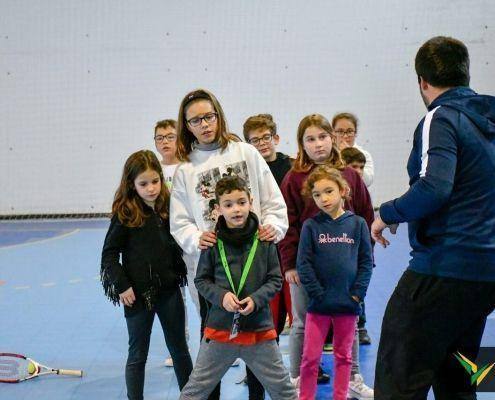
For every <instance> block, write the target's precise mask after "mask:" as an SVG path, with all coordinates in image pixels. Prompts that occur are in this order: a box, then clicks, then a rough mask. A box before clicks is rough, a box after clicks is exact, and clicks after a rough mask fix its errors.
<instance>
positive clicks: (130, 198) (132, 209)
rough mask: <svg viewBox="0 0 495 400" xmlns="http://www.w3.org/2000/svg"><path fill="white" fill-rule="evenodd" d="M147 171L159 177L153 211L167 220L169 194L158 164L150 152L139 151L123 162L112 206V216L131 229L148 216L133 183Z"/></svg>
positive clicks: (140, 223)
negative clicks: (158, 190) (158, 192)
mask: <svg viewBox="0 0 495 400" xmlns="http://www.w3.org/2000/svg"><path fill="white" fill-rule="evenodd" d="M149 169H150V170H152V171H155V172H156V173H158V175H159V176H160V184H161V190H160V194H159V195H158V198H157V199H156V201H155V211H156V212H157V213H158V214H159V215H160V216H161V217H162V218H168V207H169V200H170V193H169V191H168V189H167V187H166V186H165V183H164V180H163V172H162V167H161V165H160V162H159V161H158V158H156V156H155V153H153V152H152V151H150V150H140V151H137V152H135V153H133V154H131V155H130V156H129V158H128V159H127V161H126V162H125V165H124V171H123V172H122V179H121V180H120V185H119V187H118V189H117V191H116V192H115V197H114V200H113V204H112V214H113V215H117V217H118V218H119V221H120V222H121V223H122V224H123V225H125V226H128V227H131V228H135V227H138V226H142V225H143V223H144V219H145V218H146V217H147V215H148V214H149V212H147V211H146V210H145V207H144V202H143V200H142V199H141V197H139V194H138V193H137V192H136V189H135V186H134V181H135V180H136V178H137V177H138V175H139V174H142V173H143V172H145V171H147V170H149Z"/></svg>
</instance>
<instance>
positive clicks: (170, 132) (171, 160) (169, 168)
mask: <svg viewBox="0 0 495 400" xmlns="http://www.w3.org/2000/svg"><path fill="white" fill-rule="evenodd" d="M154 140H155V147H156V150H157V151H158V153H160V155H161V156H162V160H161V161H160V165H161V166H162V171H163V180H164V181H165V185H167V189H168V190H169V191H170V192H171V191H172V181H173V179H174V174H175V170H176V169H177V166H178V165H179V160H178V159H177V156H176V155H175V152H176V150H177V121H175V120H173V119H164V120H163V121H158V122H157V123H156V125H155V135H154ZM180 289H181V292H182V299H183V300H184V312H185V317H186V340H187V341H188V342H189V326H188V322H187V307H186V288H185V287H181V288H180ZM165 366H167V367H173V366H174V362H173V361H172V357H170V356H168V357H167V359H166V360H165Z"/></svg>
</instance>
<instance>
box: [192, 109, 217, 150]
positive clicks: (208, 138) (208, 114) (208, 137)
mask: <svg viewBox="0 0 495 400" xmlns="http://www.w3.org/2000/svg"><path fill="white" fill-rule="evenodd" d="M186 120H187V128H188V129H189V131H190V132H191V133H192V134H193V135H194V137H195V138H196V139H197V140H198V142H199V143H201V144H209V143H213V142H214V141H215V140H216V139H217V131H218V115H217V113H216V112H215V109H214V108H213V105H212V104H211V103H210V102H209V101H208V100H198V101H195V102H193V103H192V104H190V105H189V106H187V109H186ZM208 121H209V122H208Z"/></svg>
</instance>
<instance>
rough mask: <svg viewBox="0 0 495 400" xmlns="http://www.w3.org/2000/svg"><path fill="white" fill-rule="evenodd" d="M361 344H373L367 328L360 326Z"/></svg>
mask: <svg viewBox="0 0 495 400" xmlns="http://www.w3.org/2000/svg"><path fill="white" fill-rule="evenodd" d="M359 344H364V345H368V344H371V338H370V335H368V331H367V330H366V328H359Z"/></svg>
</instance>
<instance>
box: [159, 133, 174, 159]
mask: <svg viewBox="0 0 495 400" xmlns="http://www.w3.org/2000/svg"><path fill="white" fill-rule="evenodd" d="M155 146H156V150H157V151H158V152H159V153H160V154H161V156H162V157H163V158H164V159H170V158H173V157H175V150H176V149H177V132H176V130H175V128H174V127H173V126H168V127H166V128H157V129H156V133H155Z"/></svg>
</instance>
